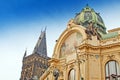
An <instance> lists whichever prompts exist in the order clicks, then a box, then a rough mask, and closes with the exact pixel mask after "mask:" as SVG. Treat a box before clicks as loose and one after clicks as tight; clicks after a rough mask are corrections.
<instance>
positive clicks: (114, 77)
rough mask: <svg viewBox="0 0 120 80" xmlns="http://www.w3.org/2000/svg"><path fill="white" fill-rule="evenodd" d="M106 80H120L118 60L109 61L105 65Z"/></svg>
mask: <svg viewBox="0 0 120 80" xmlns="http://www.w3.org/2000/svg"><path fill="white" fill-rule="evenodd" d="M105 72H106V76H105V79H106V80H120V67H119V64H118V63H117V62H116V61H109V62H107V64H106V65H105Z"/></svg>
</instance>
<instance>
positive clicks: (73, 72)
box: [68, 69, 75, 80]
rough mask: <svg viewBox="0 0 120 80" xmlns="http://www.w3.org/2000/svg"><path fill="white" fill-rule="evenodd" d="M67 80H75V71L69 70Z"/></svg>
mask: <svg viewBox="0 0 120 80" xmlns="http://www.w3.org/2000/svg"><path fill="white" fill-rule="evenodd" d="M68 80H75V70H74V69H71V70H70V72H69V76H68Z"/></svg>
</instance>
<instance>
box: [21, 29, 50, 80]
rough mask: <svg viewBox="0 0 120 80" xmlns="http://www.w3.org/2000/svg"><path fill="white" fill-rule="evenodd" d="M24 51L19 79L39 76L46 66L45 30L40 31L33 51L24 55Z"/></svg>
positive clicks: (29, 79) (23, 79)
mask: <svg viewBox="0 0 120 80" xmlns="http://www.w3.org/2000/svg"><path fill="white" fill-rule="evenodd" d="M26 54H27V51H25V53H24V56H23V61H22V63H23V65H22V72H21V78H20V80H34V79H35V78H36V79H37V78H39V77H40V76H41V75H42V74H43V73H44V71H45V70H46V69H47V68H48V66H49V65H48V60H49V59H50V58H49V57H48V56H47V46H46V30H44V31H41V35H40V37H39V39H38V41H37V44H36V46H35V48H34V50H33V53H32V54H31V55H29V56H26Z"/></svg>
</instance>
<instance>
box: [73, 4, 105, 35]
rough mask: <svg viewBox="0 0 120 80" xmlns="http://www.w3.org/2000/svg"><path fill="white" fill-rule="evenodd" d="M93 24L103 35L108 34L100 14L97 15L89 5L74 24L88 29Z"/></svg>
mask: <svg viewBox="0 0 120 80" xmlns="http://www.w3.org/2000/svg"><path fill="white" fill-rule="evenodd" d="M91 22H92V23H93V24H94V27H96V28H99V30H100V31H101V32H102V33H106V27H105V25H104V22H103V20H102V18H101V16H100V15H99V13H96V12H95V11H94V10H93V9H91V8H90V7H89V6H88V5H87V6H86V7H85V8H83V9H82V11H81V12H80V13H78V14H77V15H76V16H75V18H74V23H75V24H77V25H82V26H84V27H86V28H87V27H88V26H89V24H90V23H91Z"/></svg>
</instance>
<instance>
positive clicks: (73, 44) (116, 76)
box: [39, 5, 120, 80]
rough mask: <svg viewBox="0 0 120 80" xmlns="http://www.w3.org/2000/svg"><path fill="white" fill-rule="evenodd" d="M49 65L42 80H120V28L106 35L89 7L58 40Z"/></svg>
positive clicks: (76, 17) (98, 18)
mask: <svg viewBox="0 0 120 80" xmlns="http://www.w3.org/2000/svg"><path fill="white" fill-rule="evenodd" d="M49 64H50V66H49V68H48V69H47V70H46V71H45V72H44V74H43V75H42V76H41V77H40V78H39V80H120V28H115V29H112V30H108V31H106V26H105V25H104V22H103V20H102V18H101V16H100V14H99V13H97V12H95V11H94V10H93V9H92V8H90V7H89V6H88V5H87V6H86V7H85V8H83V9H82V10H81V12H80V13H78V14H76V16H75V17H74V18H73V19H71V20H70V21H69V22H68V25H67V27H66V29H65V30H64V31H63V33H62V34H61V36H60V37H59V38H58V39H57V41H56V45H55V48H54V52H53V56H52V58H51V59H50V60H49Z"/></svg>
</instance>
